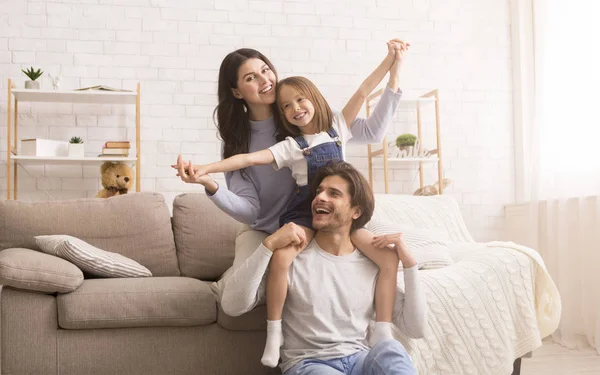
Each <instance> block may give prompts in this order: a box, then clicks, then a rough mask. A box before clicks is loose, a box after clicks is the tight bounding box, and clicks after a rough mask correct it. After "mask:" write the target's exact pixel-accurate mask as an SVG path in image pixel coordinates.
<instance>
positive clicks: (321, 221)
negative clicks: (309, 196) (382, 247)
mask: <svg viewBox="0 0 600 375" xmlns="http://www.w3.org/2000/svg"><path fill="white" fill-rule="evenodd" d="M350 203H351V200H350V191H349V184H348V182H347V181H346V180H344V179H343V178H341V177H340V176H329V177H325V178H324V179H323V181H321V183H320V184H319V187H318V188H317V192H316V196H315V199H313V201H312V214H313V221H312V225H313V228H314V229H315V230H318V231H337V230H340V229H343V228H346V227H347V228H348V233H349V232H350V227H351V226H352V221H353V220H355V219H357V218H358V217H360V210H359V208H358V207H351V205H350Z"/></svg>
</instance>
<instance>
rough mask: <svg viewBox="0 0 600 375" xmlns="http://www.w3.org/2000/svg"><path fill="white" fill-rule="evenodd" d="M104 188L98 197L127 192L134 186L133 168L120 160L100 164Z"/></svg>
mask: <svg viewBox="0 0 600 375" xmlns="http://www.w3.org/2000/svg"><path fill="white" fill-rule="evenodd" d="M100 174H101V178H102V186H103V189H102V190H100V191H99V192H98V194H96V198H109V197H113V196H115V195H122V194H127V192H128V191H129V189H131V187H132V186H133V169H131V167H130V166H128V165H127V164H124V163H120V162H117V163H115V162H112V161H107V162H104V163H103V164H102V165H101V166H100Z"/></svg>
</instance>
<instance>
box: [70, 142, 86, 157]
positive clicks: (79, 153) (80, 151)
mask: <svg viewBox="0 0 600 375" xmlns="http://www.w3.org/2000/svg"><path fill="white" fill-rule="evenodd" d="M84 156H85V153H84V148H83V143H69V157H70V158H82V157H84Z"/></svg>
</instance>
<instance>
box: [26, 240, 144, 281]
mask: <svg viewBox="0 0 600 375" xmlns="http://www.w3.org/2000/svg"><path fill="white" fill-rule="evenodd" d="M35 242H36V243H37V244H38V246H39V247H40V248H41V249H42V251H43V252H45V253H47V254H50V255H55V256H57V257H59V258H63V259H66V260H68V261H70V262H71V263H73V264H75V265H76V266H77V267H79V268H80V269H82V270H83V271H85V272H87V273H89V274H90V275H94V276H100V277H148V276H152V273H150V271H149V270H148V269H147V268H146V267H144V266H142V265H141V264H139V263H138V262H136V261H134V260H131V259H129V258H127V257H124V256H123V255H121V254H118V253H111V252H110V251H104V250H102V249H98V248H97V247H95V246H92V245H90V244H89V243H87V242H85V241H82V240H80V239H79V238H76V237H73V236H68V235H65V234H57V235H54V236H36V237H35Z"/></svg>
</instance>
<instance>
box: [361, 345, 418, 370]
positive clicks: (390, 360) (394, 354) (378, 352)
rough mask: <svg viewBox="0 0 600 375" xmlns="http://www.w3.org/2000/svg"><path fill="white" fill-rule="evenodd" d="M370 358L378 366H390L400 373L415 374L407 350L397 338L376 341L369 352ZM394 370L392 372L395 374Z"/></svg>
mask: <svg viewBox="0 0 600 375" xmlns="http://www.w3.org/2000/svg"><path fill="white" fill-rule="evenodd" d="M369 357H371V358H370V359H371V360H372V361H373V362H375V363H377V365H378V366H380V367H387V366H390V367H392V368H394V369H395V370H398V371H399V372H397V373H400V374H402V375H413V374H416V373H417V372H416V370H415V367H414V365H413V363H412V361H411V359H410V357H409V355H408V352H407V351H406V349H405V348H404V346H402V344H401V343H400V342H399V341H397V340H393V339H390V340H383V341H380V342H378V343H377V344H376V345H375V346H374V347H373V348H372V349H371V352H370V353H369ZM395 373H396V372H394V374H395Z"/></svg>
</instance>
